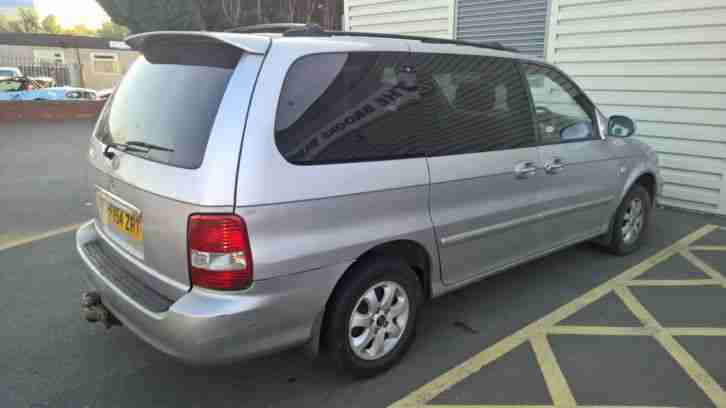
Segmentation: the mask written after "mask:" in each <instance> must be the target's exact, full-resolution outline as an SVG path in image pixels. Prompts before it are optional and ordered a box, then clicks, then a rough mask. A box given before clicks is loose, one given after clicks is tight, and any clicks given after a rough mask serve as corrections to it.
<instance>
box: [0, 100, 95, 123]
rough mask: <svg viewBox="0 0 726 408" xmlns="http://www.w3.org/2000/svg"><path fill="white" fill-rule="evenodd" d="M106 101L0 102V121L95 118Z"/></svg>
mask: <svg viewBox="0 0 726 408" xmlns="http://www.w3.org/2000/svg"><path fill="white" fill-rule="evenodd" d="M105 102H106V101H19V102H0V121H2V122H8V121H17V120H25V121H33V120H68V119H95V118H96V117H98V114H99V113H100V112H101V109H102V108H103V104H104V103H105Z"/></svg>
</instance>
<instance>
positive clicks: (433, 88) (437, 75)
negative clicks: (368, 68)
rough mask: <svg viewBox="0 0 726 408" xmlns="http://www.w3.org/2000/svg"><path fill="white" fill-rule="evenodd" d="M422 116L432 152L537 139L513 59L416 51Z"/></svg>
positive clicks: (438, 153)
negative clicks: (420, 52)
mask: <svg viewBox="0 0 726 408" xmlns="http://www.w3.org/2000/svg"><path fill="white" fill-rule="evenodd" d="M416 78H417V81H418V87H419V90H420V93H421V101H420V111H421V120H419V122H418V126H419V127H420V128H421V134H422V135H426V138H427V140H426V143H425V144H426V151H427V154H428V155H431V156H441V155H452V154H465V153H478V152H487V151H495V150H505V149H516V148H523V147H530V146H534V145H535V144H536V137H535V134H534V130H533V128H534V126H533V124H532V115H531V112H530V107H529V98H528V95H527V89H526V87H525V85H524V83H523V81H522V79H521V77H520V75H519V72H518V71H517V67H516V65H515V64H514V62H512V61H510V60H507V59H502V58H494V57H481V56H473V55H445V54H418V55H416Z"/></svg>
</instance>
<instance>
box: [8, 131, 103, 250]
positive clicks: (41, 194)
mask: <svg viewBox="0 0 726 408" xmlns="http://www.w3.org/2000/svg"><path fill="white" fill-rule="evenodd" d="M92 129H93V122H92V121H88V120H72V121H65V122H58V121H48V122H23V121H19V122H0V197H2V207H1V209H0V226H2V228H0V247H2V246H3V245H4V244H8V243H11V242H15V241H18V240H22V239H23V238H26V237H32V236H34V235H37V234H41V233H44V232H46V231H49V230H53V229H57V228H62V227H64V226H67V225H70V224H74V223H78V222H81V221H83V220H86V219H88V218H90V217H91V216H92V212H91V211H92V209H91V207H89V206H85V205H84V204H85V203H86V202H88V201H89V198H90V189H89V188H88V185H87V183H86V174H87V173H86V169H85V163H86V154H87V152H88V140H89V138H90V136H91V131H92Z"/></svg>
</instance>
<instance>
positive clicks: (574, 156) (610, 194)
mask: <svg viewBox="0 0 726 408" xmlns="http://www.w3.org/2000/svg"><path fill="white" fill-rule="evenodd" d="M522 67H523V71H524V73H525V76H526V77H527V82H528V84H529V88H530V91H531V95H532V101H533V104H534V106H535V111H536V117H535V121H536V122H537V129H538V132H539V136H540V140H541V147H540V151H541V156H542V160H543V165H544V167H545V169H544V176H543V178H542V191H541V195H542V196H541V198H542V201H543V213H542V220H541V221H540V223H539V225H538V227H537V228H538V234H539V235H540V236H541V237H542V241H543V243H544V245H545V246H546V247H547V248H555V247H558V246H563V245H566V244H568V243H572V242H575V241H579V240H582V239H584V238H588V237H591V236H593V235H597V234H599V233H602V232H605V230H606V229H607V227H608V221H609V219H610V216H611V215H612V213H613V211H614V209H615V207H616V206H617V197H618V192H619V186H620V185H621V182H620V181H621V180H620V178H621V175H620V174H619V172H618V169H619V161H618V160H617V159H615V158H614V156H613V154H612V151H611V150H610V147H609V145H608V143H607V141H606V140H605V139H604V138H602V137H601V136H600V132H599V127H598V125H597V120H596V117H597V116H596V112H595V107H594V105H593V104H592V103H591V102H590V101H589V99H588V98H587V97H586V96H585V94H584V93H583V92H582V91H581V90H580V89H579V88H578V87H577V86H575V84H573V83H572V81H570V80H569V79H568V78H567V77H566V76H565V75H563V74H562V73H560V72H559V71H557V70H555V69H553V68H551V67H548V66H545V65H540V64H522Z"/></svg>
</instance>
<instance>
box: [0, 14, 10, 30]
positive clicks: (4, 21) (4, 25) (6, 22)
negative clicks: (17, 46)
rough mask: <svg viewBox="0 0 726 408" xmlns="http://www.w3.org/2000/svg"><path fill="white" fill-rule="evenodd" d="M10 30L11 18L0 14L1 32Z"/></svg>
mask: <svg viewBox="0 0 726 408" xmlns="http://www.w3.org/2000/svg"><path fill="white" fill-rule="evenodd" d="M8 31H10V19H9V18H8V17H7V16H5V15H3V14H0V32H8Z"/></svg>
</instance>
